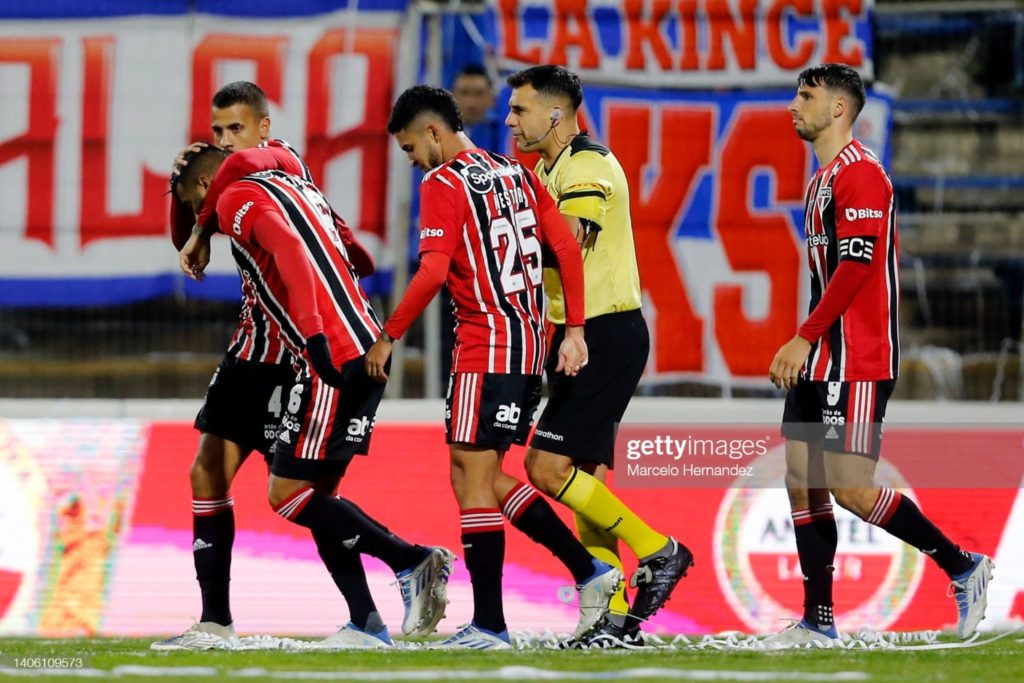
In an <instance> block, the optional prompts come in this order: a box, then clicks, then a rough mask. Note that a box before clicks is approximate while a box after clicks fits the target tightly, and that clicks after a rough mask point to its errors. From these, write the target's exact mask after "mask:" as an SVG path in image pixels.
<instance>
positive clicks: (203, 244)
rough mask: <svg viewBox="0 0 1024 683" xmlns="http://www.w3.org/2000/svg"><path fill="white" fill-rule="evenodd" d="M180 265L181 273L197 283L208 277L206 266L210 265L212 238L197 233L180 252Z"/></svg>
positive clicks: (194, 232) (193, 233) (193, 234)
mask: <svg viewBox="0 0 1024 683" xmlns="http://www.w3.org/2000/svg"><path fill="white" fill-rule="evenodd" d="M178 265H179V266H181V271H182V272H183V273H185V275H187V276H189V277H190V278H192V279H193V280H195V281H196V282H202V281H203V279H204V278H205V277H206V266H208V265H210V237H209V235H202V234H200V233H198V232H196V231H193V232H192V236H191V237H189V238H188V242H185V246H184V247H182V248H181V251H180V252H178Z"/></svg>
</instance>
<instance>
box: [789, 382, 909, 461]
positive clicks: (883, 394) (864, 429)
mask: <svg viewBox="0 0 1024 683" xmlns="http://www.w3.org/2000/svg"><path fill="white" fill-rule="evenodd" d="M895 386H896V380H894V379H890V380H883V381H879V382H808V381H805V380H800V381H799V382H797V385H796V387H795V388H794V389H791V390H790V392H789V393H788V394H786V408H785V410H784V411H783V414H782V436H784V437H786V438H787V439H794V440H796V441H807V442H821V443H823V444H824V449H825V450H826V451H828V452H830V453H858V454H860V455H867V456H870V457H872V458H876V459H877V458H878V451H879V449H880V448H881V445H882V423H883V422H884V420H885V407H886V406H887V405H888V403H889V397H890V396H892V391H893V389H894V388H895Z"/></svg>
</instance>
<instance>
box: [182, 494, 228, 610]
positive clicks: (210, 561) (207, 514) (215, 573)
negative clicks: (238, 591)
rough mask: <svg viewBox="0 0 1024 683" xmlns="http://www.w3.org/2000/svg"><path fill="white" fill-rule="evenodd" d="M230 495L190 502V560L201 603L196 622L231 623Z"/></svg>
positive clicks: (197, 499)
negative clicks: (201, 609) (200, 613)
mask: <svg viewBox="0 0 1024 683" xmlns="http://www.w3.org/2000/svg"><path fill="white" fill-rule="evenodd" d="M233 505H234V502H233V501H232V499H231V496H225V497H224V498H222V499H217V500H212V499H204V498H196V499H194V500H193V501H192V560H193V562H194V563H195V566H196V579H197V580H198V581H199V591H200V593H201V595H202V600H203V613H202V616H201V617H200V618H199V621H212V622H214V623H217V624H220V625H221V626H227V625H228V624H230V623H231V599H230V589H229V584H230V582H231V546H232V544H233V543H234V542H235V513H234V508H233Z"/></svg>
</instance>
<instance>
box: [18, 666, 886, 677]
mask: <svg viewBox="0 0 1024 683" xmlns="http://www.w3.org/2000/svg"><path fill="white" fill-rule="evenodd" d="M0 675H8V676H67V677H69V678H120V677H122V676H150V677H153V678H162V677H176V678H214V677H216V678H280V679H288V680H291V679H299V680H310V681H450V680H479V679H488V680H498V681H522V680H542V681H564V680H580V681H582V680H595V679H596V680H604V681H619V680H625V679H637V678H671V679H675V680H681V681H781V680H786V681H866V680H868V675H867V674H866V673H864V672H863V671H837V672H834V673H800V672H787V671H714V670H708V669H666V668H656V667H645V668H637V669H622V670H619V671H552V670H549V669H538V668H535V667H532V666H503V667H501V668H500V669H489V670H469V669H461V670H460V669H448V670H446V669H427V670H418V671H267V670H266V669H263V668H250V669H236V670H233V671H220V670H218V669H215V668H213V667H207V666H181V667H173V666H134V665H132V666H116V667H114V668H113V669H111V670H110V671H103V670H102V669H10V668H0Z"/></svg>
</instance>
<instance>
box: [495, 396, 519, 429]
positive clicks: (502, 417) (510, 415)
mask: <svg viewBox="0 0 1024 683" xmlns="http://www.w3.org/2000/svg"><path fill="white" fill-rule="evenodd" d="M522 415H523V409H522V408H520V407H519V406H517V405H516V404H515V402H513V403H510V404H508V405H505V404H502V405H500V406H498V414H497V415H495V416H494V417H495V420H497V421H496V422H495V423H494V426H495V427H500V428H501V429H515V428H516V426H517V425H518V424H519V418H520V417H522Z"/></svg>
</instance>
